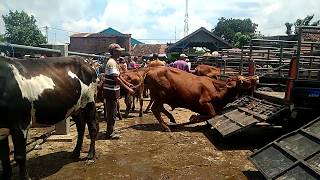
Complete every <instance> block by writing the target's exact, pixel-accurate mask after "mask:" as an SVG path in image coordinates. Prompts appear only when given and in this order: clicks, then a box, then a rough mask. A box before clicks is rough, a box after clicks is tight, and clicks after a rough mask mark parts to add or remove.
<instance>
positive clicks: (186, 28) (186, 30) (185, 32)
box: [184, 0, 189, 37]
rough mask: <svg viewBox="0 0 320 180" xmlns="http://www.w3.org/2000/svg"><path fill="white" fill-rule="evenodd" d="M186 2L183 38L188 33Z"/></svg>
mask: <svg viewBox="0 0 320 180" xmlns="http://www.w3.org/2000/svg"><path fill="white" fill-rule="evenodd" d="M188 18H189V15H188V0H186V14H185V16H184V37H186V36H188V33H189V25H188Z"/></svg>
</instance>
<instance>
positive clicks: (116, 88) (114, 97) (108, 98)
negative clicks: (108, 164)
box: [103, 44, 134, 139]
mask: <svg viewBox="0 0 320 180" xmlns="http://www.w3.org/2000/svg"><path fill="white" fill-rule="evenodd" d="M122 51H124V48H121V47H120V45H119V44H111V45H110V46H109V52H110V54H111V58H110V59H109V60H108V61H107V63H106V69H105V80H104V85H103V90H104V91H103V95H104V99H105V102H106V105H105V111H106V115H107V116H106V121H107V138H108V139H119V138H120V135H119V134H116V133H115V132H114V124H115V121H116V118H117V104H118V103H117V101H118V98H119V97H120V85H121V86H122V87H124V88H125V89H127V90H128V92H129V94H133V93H134V91H133V90H132V89H131V88H130V87H132V84H130V83H128V82H127V81H126V80H124V79H123V78H121V76H120V71H119V66H118V64H117V62H116V60H118V58H119V57H120V55H121V52H122Z"/></svg>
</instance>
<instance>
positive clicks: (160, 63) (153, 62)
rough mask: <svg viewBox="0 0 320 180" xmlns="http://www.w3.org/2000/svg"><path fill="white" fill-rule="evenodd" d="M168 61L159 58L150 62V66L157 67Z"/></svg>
mask: <svg viewBox="0 0 320 180" xmlns="http://www.w3.org/2000/svg"><path fill="white" fill-rule="evenodd" d="M165 65H166V63H165V62H164V61H161V60H159V59H157V60H153V61H151V62H150V63H149V64H148V67H157V66H165Z"/></svg>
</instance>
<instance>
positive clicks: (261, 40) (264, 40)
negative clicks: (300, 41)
mask: <svg viewBox="0 0 320 180" xmlns="http://www.w3.org/2000/svg"><path fill="white" fill-rule="evenodd" d="M251 41H260V42H281V43H297V41H284V40H269V39H252V40H251Z"/></svg>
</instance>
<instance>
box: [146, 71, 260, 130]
mask: <svg viewBox="0 0 320 180" xmlns="http://www.w3.org/2000/svg"><path fill="white" fill-rule="evenodd" d="M145 82H146V83H147V84H148V87H149V88H150V95H151V98H152V99H153V100H154V104H153V105H152V107H151V110H152V112H153V114H154V115H155V117H156V118H157V120H158V121H159V123H160V125H161V127H162V128H163V130H164V131H170V128H169V127H168V125H167V124H166V123H165V122H164V121H163V119H162V117H161V114H160V113H161V112H162V113H164V114H165V115H166V116H167V117H168V118H169V119H170V122H172V123H176V121H175V119H174V117H173V116H172V114H171V113H169V112H168V111H167V110H166V109H165V108H164V107H163V104H168V105H169V106H171V108H172V109H174V108H177V107H181V108H186V109H190V110H192V111H194V112H197V113H199V115H197V116H195V115H192V116H191V117H190V122H188V123H184V124H182V125H186V124H191V123H196V122H202V121H206V120H208V119H210V118H212V117H214V116H215V115H216V114H217V113H218V112H220V111H221V110H222V108H223V107H224V106H225V105H226V104H227V103H229V102H231V101H232V100H234V99H235V97H236V96H237V94H238V93H239V92H241V91H244V90H249V89H252V87H254V86H255V85H256V82H257V78H256V77H250V78H244V77H243V76H237V77H233V78H230V79H228V80H227V81H226V82H225V83H223V81H221V80H213V79H210V78H208V77H204V76H195V75H193V74H191V73H187V72H184V71H181V70H178V69H175V68H167V67H158V68H153V69H151V70H149V71H148V73H147V75H146V79H145Z"/></svg>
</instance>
